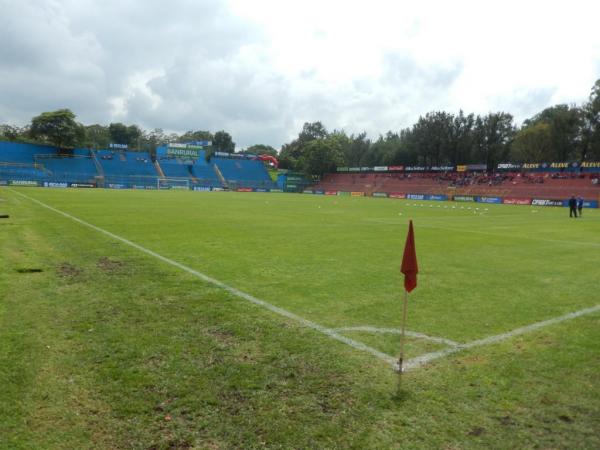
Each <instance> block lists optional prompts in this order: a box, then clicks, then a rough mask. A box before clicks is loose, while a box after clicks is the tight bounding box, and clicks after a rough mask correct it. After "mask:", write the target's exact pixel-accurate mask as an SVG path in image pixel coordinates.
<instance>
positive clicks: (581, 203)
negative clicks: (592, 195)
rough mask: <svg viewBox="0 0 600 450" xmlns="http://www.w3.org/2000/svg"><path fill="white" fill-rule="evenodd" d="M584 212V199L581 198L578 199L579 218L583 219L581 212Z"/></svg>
mask: <svg viewBox="0 0 600 450" xmlns="http://www.w3.org/2000/svg"><path fill="white" fill-rule="evenodd" d="M582 210H583V199H582V198H581V197H577V212H578V213H579V217H582V215H581V211H582Z"/></svg>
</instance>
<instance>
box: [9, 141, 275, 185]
mask: <svg viewBox="0 0 600 450" xmlns="http://www.w3.org/2000/svg"><path fill="white" fill-rule="evenodd" d="M184 148H185V147H184ZM167 150H168V147H166V146H163V147H159V148H157V155H158V159H157V160H153V159H152V157H151V156H150V154H149V153H147V152H134V151H127V150H121V149H119V150H113V149H101V150H92V149H85V148H84V149H73V150H60V149H57V148H55V147H52V146H47V145H35V144H21V143H14V142H1V141H0V181H3V182H4V184H7V183H12V182H15V181H19V180H23V181H30V182H32V183H34V184H35V183H36V182H37V183H42V182H52V183H76V184H83V183H85V184H89V185H91V184H93V185H94V186H98V187H109V188H129V187H132V188H156V187H159V185H161V186H162V184H161V182H159V180H161V181H165V182H166V186H168V185H169V183H171V184H172V185H175V184H178V185H179V186H189V187H192V188H194V187H196V186H198V187H215V188H217V187H218V188H222V187H229V188H233V189H235V188H247V187H253V188H274V187H275V185H274V183H273V182H272V181H271V178H270V176H269V174H268V172H267V170H266V169H265V167H264V163H263V162H262V161H258V160H256V161H255V160H248V159H241V158H238V159H229V158H213V160H212V161H209V162H207V161H206V153H205V152H204V151H203V150H200V151H198V152H197V154H195V155H194V156H193V157H190V158H188V157H183V158H182V157H177V156H173V155H170V154H168V151H167ZM216 162H218V163H219V164H220V166H221V167H217V165H216V164H215V163H216ZM186 183H187V184H186Z"/></svg>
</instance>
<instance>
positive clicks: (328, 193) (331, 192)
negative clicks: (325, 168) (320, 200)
mask: <svg viewBox="0 0 600 450" xmlns="http://www.w3.org/2000/svg"><path fill="white" fill-rule="evenodd" d="M337 194H338V191H325V195H337Z"/></svg>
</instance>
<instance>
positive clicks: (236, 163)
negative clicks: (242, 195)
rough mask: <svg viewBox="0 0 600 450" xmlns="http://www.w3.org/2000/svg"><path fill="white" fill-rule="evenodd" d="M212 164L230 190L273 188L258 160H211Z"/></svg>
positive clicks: (262, 165)
mask: <svg viewBox="0 0 600 450" xmlns="http://www.w3.org/2000/svg"><path fill="white" fill-rule="evenodd" d="M212 162H213V163H214V164H215V165H216V166H217V167H218V168H219V170H220V172H221V174H222V175H223V178H224V179H225V180H226V181H227V184H228V185H229V187H230V188H265V189H271V188H273V187H274V183H273V180H272V179H271V177H270V176H269V173H268V172H267V169H265V166H264V163H263V162H262V161H259V160H248V159H228V158H213V159H212Z"/></svg>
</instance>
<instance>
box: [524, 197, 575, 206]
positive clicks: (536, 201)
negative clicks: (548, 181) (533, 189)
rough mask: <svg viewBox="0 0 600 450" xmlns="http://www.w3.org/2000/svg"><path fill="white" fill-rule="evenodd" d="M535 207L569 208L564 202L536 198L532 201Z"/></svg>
mask: <svg viewBox="0 0 600 450" xmlns="http://www.w3.org/2000/svg"><path fill="white" fill-rule="evenodd" d="M567 201H568V200H567ZM531 204H532V205H533V206H568V205H565V204H564V200H556V199H546V198H534V199H533V200H532V201H531Z"/></svg>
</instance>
